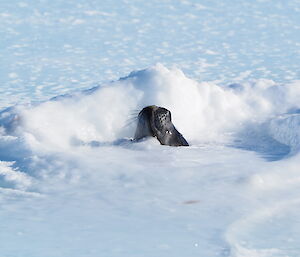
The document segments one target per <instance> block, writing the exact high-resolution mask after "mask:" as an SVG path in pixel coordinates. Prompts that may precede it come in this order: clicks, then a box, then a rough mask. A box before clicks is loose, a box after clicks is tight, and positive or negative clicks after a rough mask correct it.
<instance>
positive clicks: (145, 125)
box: [134, 105, 189, 146]
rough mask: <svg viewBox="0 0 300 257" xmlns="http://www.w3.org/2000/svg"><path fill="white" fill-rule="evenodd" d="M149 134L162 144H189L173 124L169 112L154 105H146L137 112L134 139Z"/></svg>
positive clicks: (148, 135)
mask: <svg viewBox="0 0 300 257" xmlns="http://www.w3.org/2000/svg"><path fill="white" fill-rule="evenodd" d="M150 136H152V137H156V138H157V139H158V141H159V142H160V143H161V144H162V145H170V146H188V145H189V144H188V142H187V141H186V140H185V138H184V137H183V136H182V135H181V134H180V133H179V132H178V130H177V129H176V128H175V126H174V125H173V123H172V120H171V112H170V111H169V110H167V109H166V108H163V107H158V106H156V105H151V106H147V107H145V108H143V110H141V111H140V112H139V114H138V122H137V128H136V131H135V135H134V140H140V139H142V138H144V137H150Z"/></svg>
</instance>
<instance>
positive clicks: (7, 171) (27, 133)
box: [0, 64, 300, 257]
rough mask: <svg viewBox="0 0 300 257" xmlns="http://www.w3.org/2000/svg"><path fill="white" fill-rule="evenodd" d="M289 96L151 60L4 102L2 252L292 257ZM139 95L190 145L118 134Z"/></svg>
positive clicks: (294, 169)
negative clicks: (86, 85) (33, 97)
mask: <svg viewBox="0 0 300 257" xmlns="http://www.w3.org/2000/svg"><path fill="white" fill-rule="evenodd" d="M299 93H300V83H298V82H293V83H290V84H285V85H281V84H276V83H275V82H273V81H270V80H257V81H252V82H247V83H241V84H233V85H228V86H219V85H218V84H215V83H211V82H201V83H199V82H196V81H194V80H192V79H189V78H187V77H186V76H185V75H184V74H183V72H182V71H181V70H179V69H175V68H174V69H168V68H166V67H164V66H163V65H161V64H157V65H156V66H153V67H150V68H148V69H145V70H140V71H134V72H131V73H130V74H129V75H128V76H127V77H124V78H121V79H119V80H118V81H114V82H110V83H107V84H104V85H101V86H98V87H95V88H91V89H89V90H84V91H79V92H76V93H73V94H68V95H62V96H58V97H55V98H53V99H50V100H48V101H44V102H40V103H33V104H27V105H17V106H14V107H10V108H7V109H4V110H3V111H2V112H1V114H0V124H1V136H0V153H1V163H0V164H1V173H0V178H1V192H2V194H1V201H2V203H4V206H7V207H6V208H8V209H7V210H6V211H5V212H4V213H3V214H2V216H1V217H2V219H4V220H6V221H7V223H6V225H5V226H4V228H5V230H6V231H7V233H3V234H1V240H2V241H3V240H4V241H5V242H6V243H5V247H4V251H5V252H7V253H11V254H18V253H19V252H22V254H26V255H30V256H40V255H41V254H42V255H43V256H66V255H72V256H81V255H86V256H97V254H98V252H99V251H101V252H104V253H105V256H119V255H120V254H121V255H122V256H139V253H141V254H142V256H153V255H157V254H159V255H160V256H170V255H172V256H182V255H184V254H186V253H188V254H189V255H190V256H197V255H198V254H205V255H206V256H232V257H242V256H249V255H251V256H285V255H286V254H289V255H288V256H296V253H297V250H296V248H295V247H296V245H298V244H299V241H298V239H299V237H298V231H299V230H297V229H296V228H299V227H297V226H298V225H296V224H295V222H296V220H297V214H296V213H298V212H297V211H298V206H299V205H298V203H299V197H298V196H297V193H298V191H299V190H298V186H299V182H300V179H299V174H298V164H299V153H298V152H299V143H300V138H299V126H300V114H299V111H298V110H299V108H300V106H299V102H298V101H297V99H298V98H297V94H299ZM151 104H156V105H158V106H163V107H166V108H168V109H169V110H170V111H171V112H172V117H173V122H174V124H175V126H176V127H177V128H178V130H179V131H180V132H181V133H182V134H183V135H184V136H185V137H186V139H187V140H188V141H189V142H190V143H191V147H168V146H161V145H160V144H159V142H158V141H157V140H156V139H154V138H150V139H147V140H143V141H142V142H136V143H134V142H132V141H130V138H131V137H132V136H133V134H134V130H135V126H136V116H137V114H138V111H139V110H141V108H143V107H144V106H147V105H151ZM258 110H259V111H258ZM270 161H271V162H270ZM274 161H275V162H274ZM11 199H14V200H13V202H15V204H12V203H10V201H11ZM287 199H288V200H287ZM274 202H275V203H274ZM10 209H13V210H16V212H15V213H14V214H13V217H14V219H11V218H9V215H11V211H10ZM20 215H21V216H22V217H24V218H21V216H20ZM29 217H31V218H29ZM15 219H19V220H20V221H18V222H17V223H15V222H14V220H15ZM66 219H67V221H66ZM297 224H299V223H297ZM39 233H43V236H42V237H39ZM7 235H9V237H6V236H7ZM70 236H71V237H72V238H70ZM264 237H267V238H269V239H268V240H266V239H265V238H264ZM16 240H17V242H18V245H19V248H18V249H20V250H18V249H15V248H13V247H12V244H13V242H14V241H16ZM33 240H38V242H39V246H37V247H36V248H35V247H34V248H33V247H32V245H31V244H30V246H29V245H28V242H31V241H33ZM49 240H50V241H49ZM74 240H75V242H79V243H78V245H77V244H75V243H74ZM281 240H284V241H282V242H281ZM286 240H287V241H286ZM99 241H100V242H101V243H100V244H99ZM279 242H281V243H279ZM286 245H288V247H289V248H288V249H286ZM45 247H51V250H50V251H49V252H48V253H45V251H44V249H45ZM63 248H64V249H65V250H63ZM134 253H137V254H134Z"/></svg>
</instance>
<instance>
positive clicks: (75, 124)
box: [0, 64, 300, 151]
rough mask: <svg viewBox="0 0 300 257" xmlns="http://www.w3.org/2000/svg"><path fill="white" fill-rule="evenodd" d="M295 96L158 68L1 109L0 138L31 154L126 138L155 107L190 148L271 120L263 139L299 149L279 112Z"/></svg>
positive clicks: (293, 89)
mask: <svg viewBox="0 0 300 257" xmlns="http://www.w3.org/2000/svg"><path fill="white" fill-rule="evenodd" d="M299 95H300V83H299V82H294V83H291V84H288V85H277V84H276V83H275V82H273V81H270V80H258V81H254V82H249V83H244V84H234V85H229V86H219V85H217V84H215V83H212V82H200V83H199V82H196V81H194V80H191V79H189V78H187V77H186V76H185V75H184V74H183V72H182V71H181V70H179V69H176V68H174V69H167V68H166V67H164V66H163V65H160V64H158V65H156V66H154V67H151V68H148V69H145V70H141V71H134V72H132V73H130V74H129V76H127V77H124V78H121V79H120V80H118V81H114V82H111V83H108V84H105V85H101V86H99V87H95V88H92V89H90V90H85V91H82V92H78V93H75V94H72V95H66V96H59V97H56V98H53V99H51V100H49V101H45V102H42V103H39V104H30V105H23V106H16V107H14V108H8V109H7V110H4V111H2V112H1V115H0V118H1V120H0V124H1V129H2V130H1V131H2V135H3V136H6V137H7V136H16V137H18V138H22V140H23V141H24V142H25V144H26V145H27V146H29V148H30V150H33V151H44V150H46V151H47V150H50V149H52V150H55V151H57V150H58V149H72V148H73V147H74V146H75V145H78V143H82V144H90V143H91V142H94V143H105V142H114V141H116V140H119V139H122V138H130V137H132V136H133V134H134V130H135V126H136V123H135V120H136V116H137V113H138V112H139V110H141V109H142V108H143V107H145V106H147V105H158V106H163V107H165V108H168V109H169V110H170V111H171V112H172V117H173V122H174V124H175V126H176V127H177V128H178V130H179V131H180V132H181V133H182V134H183V135H184V136H185V137H186V139H187V140H188V141H189V142H190V143H192V144H197V143H199V142H210V141H213V142H224V141H226V140H228V138H230V135H232V134H233V133H236V132H239V131H241V130H243V129H246V128H247V126H246V125H245V124H261V123H264V122H267V121H269V120H271V122H270V126H269V127H270V135H271V136H272V137H274V139H275V140H278V141H279V142H281V143H283V144H288V145H292V147H293V149H298V146H299V133H298V134H297V133H296V134H295V133H292V131H295V130H297V128H298V127H299V122H298V119H297V117H298V116H297V115H296V116H289V118H284V122H283V118H281V116H278V115H280V114H282V113H285V112H288V111H289V110H291V109H297V108H299V107H300V106H299V103H298V101H297V99H298V97H299ZM277 117H278V118H277ZM131 121H133V122H131ZM283 123H284V124H285V125H283ZM298 130H299V129H298ZM298 130H297V131H298ZM2 139H3V138H2Z"/></svg>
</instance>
